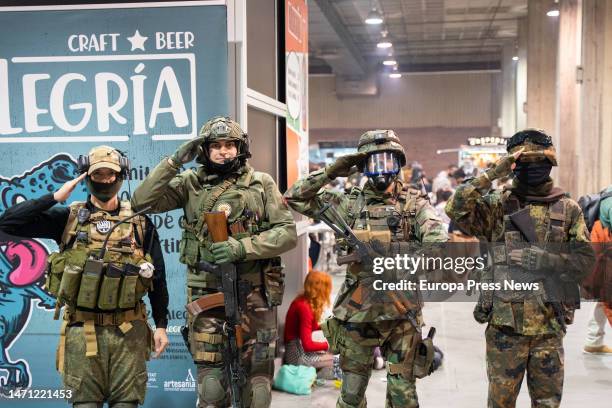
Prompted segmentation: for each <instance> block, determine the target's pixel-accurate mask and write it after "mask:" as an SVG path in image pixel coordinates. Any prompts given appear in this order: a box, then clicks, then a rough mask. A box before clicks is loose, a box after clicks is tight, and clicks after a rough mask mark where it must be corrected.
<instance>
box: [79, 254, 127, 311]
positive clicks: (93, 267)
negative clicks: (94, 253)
mask: <svg viewBox="0 0 612 408" xmlns="http://www.w3.org/2000/svg"><path fill="white" fill-rule="evenodd" d="M103 269H104V263H103V262H102V261H98V260H95V259H88V260H87V262H85V266H84V267H83V277H82V278H81V285H80V287H79V295H78V298H77V306H78V307H84V308H88V309H93V308H95V307H96V304H97V302H98V294H99V288H100V281H101V280H102V272H103ZM132 307H133V306H132Z"/></svg>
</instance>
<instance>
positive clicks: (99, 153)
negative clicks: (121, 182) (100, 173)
mask: <svg viewBox="0 0 612 408" xmlns="http://www.w3.org/2000/svg"><path fill="white" fill-rule="evenodd" d="M88 156H89V170H88V171H87V174H91V173H93V172H94V171H96V170H98V169H101V168H107V169H111V170H114V171H116V172H117V173H120V172H121V162H120V161H119V158H120V156H119V152H117V150H115V149H113V148H112V147H110V146H96V147H94V148H93V149H91V150H90V151H89V154H88Z"/></svg>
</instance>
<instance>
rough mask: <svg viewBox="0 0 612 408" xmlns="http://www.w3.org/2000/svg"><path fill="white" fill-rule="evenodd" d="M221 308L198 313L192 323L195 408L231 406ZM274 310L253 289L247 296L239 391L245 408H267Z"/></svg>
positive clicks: (273, 352) (270, 379) (274, 319)
mask: <svg viewBox="0 0 612 408" xmlns="http://www.w3.org/2000/svg"><path fill="white" fill-rule="evenodd" d="M224 317H225V316H224V312H223V310H222V309H211V310H207V311H205V312H202V313H200V314H199V315H198V316H197V317H196V318H195V319H194V320H193V321H192V322H191V323H190V330H189V343H190V350H191V354H192V356H193V358H194V362H195V363H196V365H197V367H198V401H199V403H198V407H199V408H212V407H227V406H230V401H231V400H230V397H231V394H230V390H229V384H228V378H227V375H226V374H225V372H224V362H223V357H222V355H221V352H222V350H223V348H224V347H226V341H227V339H226V337H225V336H224V335H223V332H222V326H223V321H224ZM276 324H277V322H276V308H269V307H268V306H267V304H266V303H265V301H264V299H263V297H262V296H261V294H260V293H259V288H256V289H255V290H254V291H253V292H251V293H250V294H249V295H248V296H247V312H246V313H244V314H243V315H242V337H243V341H244V344H243V347H242V349H241V360H242V367H243V368H244V371H245V373H246V377H247V382H246V386H245V387H244V389H243V390H242V401H243V403H244V406H245V407H252V408H268V407H269V406H270V403H271V399H272V377H273V376H274V356H275V351H276V339H277V334H276Z"/></svg>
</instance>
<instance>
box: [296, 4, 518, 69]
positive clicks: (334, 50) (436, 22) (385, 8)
mask: <svg viewBox="0 0 612 408" xmlns="http://www.w3.org/2000/svg"><path fill="white" fill-rule="evenodd" d="M308 4H309V48H310V72H311V73H312V74H316V73H333V74H336V75H339V76H344V77H349V78H355V79H357V78H359V77H365V76H367V75H368V74H372V73H376V72H382V71H383V70H392V69H394V67H393V66H383V64H382V63H383V61H384V60H385V59H393V60H396V61H397V65H396V67H397V70H398V71H399V72H415V71H416V72H418V71H426V72H430V71H434V72H436V71H456V70H478V69H499V67H500V59H501V54H502V47H503V46H504V45H507V44H510V45H515V44H516V40H517V32H518V20H519V19H521V18H523V17H525V16H526V14H527V0H374V1H370V0H333V1H330V0H311V1H309V2H308ZM373 10H374V13H375V14H378V15H380V17H382V20H383V22H382V24H378V25H370V24H366V23H365V20H366V18H367V17H368V16H371V15H372V14H371V13H373ZM383 37H384V38H385V39H386V40H387V41H388V42H390V43H392V44H393V45H392V47H390V48H386V49H381V48H378V47H377V43H379V42H381V41H383Z"/></svg>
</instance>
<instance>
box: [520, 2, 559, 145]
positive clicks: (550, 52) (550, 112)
mask: <svg viewBox="0 0 612 408" xmlns="http://www.w3.org/2000/svg"><path fill="white" fill-rule="evenodd" d="M553 6H554V2H553V1H552V0H537V1H529V2H528V10H527V24H528V33H527V127H533V128H538V129H543V130H544V131H546V132H549V133H550V134H554V132H555V111H556V94H557V92H556V80H557V75H556V72H557V40H558V17H548V16H547V15H546V12H547V11H548V10H550V9H551V8H552V7H553Z"/></svg>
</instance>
